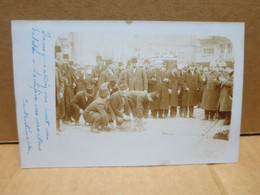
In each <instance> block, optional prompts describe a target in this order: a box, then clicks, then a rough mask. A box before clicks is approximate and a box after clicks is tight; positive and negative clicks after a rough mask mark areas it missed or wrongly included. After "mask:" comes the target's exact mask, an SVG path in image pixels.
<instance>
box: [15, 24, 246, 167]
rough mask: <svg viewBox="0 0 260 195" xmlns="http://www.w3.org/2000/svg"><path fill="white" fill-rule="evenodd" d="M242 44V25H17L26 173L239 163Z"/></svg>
mask: <svg viewBox="0 0 260 195" xmlns="http://www.w3.org/2000/svg"><path fill="white" fill-rule="evenodd" d="M61 27H65V28H61ZM18 29H24V31H25V32H27V31H28V32H29V33H30V36H32V37H31V39H32V41H31V42H30V43H31V44H32V45H31V47H30V48H28V51H26V50H25V49H24V48H23V47H22V45H21V42H19V40H17V39H15V38H17V37H15V35H16V32H17V31H18ZM234 33H236V34H234ZM243 40H244V24H243V23H210V22H204V23H202V22H199V23H196V22H145V21H139V22H138V21H84V22H80V21H67V22H66V21H63V22H59V21H56V22H55V21H39V22H37V21H33V22H31V23H30V22H27V23H26V25H23V23H22V22H20V23H19V22H17V23H15V24H13V49H14V67H15V68H14V73H16V74H17V75H18V74H21V73H19V71H18V69H20V70H21V67H20V65H19V63H20V61H19V60H20V58H24V60H25V61H26V60H28V58H27V57H25V56H24V57H20V54H21V52H20V53H19V51H23V52H25V53H26V55H27V56H28V57H29V58H30V60H31V66H30V65H27V68H25V69H27V70H28V73H27V75H28V77H31V81H30V79H29V78H28V84H27V83H25V84H22V82H21V81H22V80H21V78H22V77H19V76H17V75H16V74H14V75H15V81H16V82H15V88H16V98H18V97H17V94H19V93H24V94H27V95H28V96H29V94H30V93H31V95H30V97H31V99H32V100H31V101H30V98H29V97H23V96H19V98H22V99H21V101H22V103H21V107H22V111H21V114H20V115H21V124H22V126H23V127H20V126H19V121H18V128H19V139H20V141H21V142H22V143H23V144H22V145H21V146H20V147H21V150H22V152H21V158H22V163H24V164H23V167H25V168H28V167H29V168H30V167H53V166H54V167H56V166H61V167H64V166H65V167H66V166H145V165H152V166H153V165H173V164H198V163H225V162H236V161H237V159H238V144H239V133H240V121H241V105H242V84H243V50H244V42H243ZM28 45H29V44H28ZM23 49H24V50H23ZM15 52H16V53H15ZM18 66H19V68H16V67H18ZM25 71H26V70H25ZM54 72H55V75H54ZM18 79H19V80H18ZM24 82H25V81H24ZM30 83H31V84H30ZM20 85H24V86H26V87H27V88H28V91H29V92H28V93H26V90H27V89H26V90H21V89H24V88H23V87H22V88H19V86H20ZM28 86H29V87H28ZM18 88H19V89H18ZM54 99H55V100H54ZM18 105H19V104H18ZM27 108H28V109H27ZM17 109H18V108H17ZM30 109H31V110H30ZM30 112H31V113H30ZM17 115H18V120H19V116H20V115H19V112H18V113H17ZM31 115H36V117H35V118H30V117H31ZM55 119H56V120H55ZM31 121H32V122H31ZM43 156H44V158H43ZM23 158H24V160H23Z"/></svg>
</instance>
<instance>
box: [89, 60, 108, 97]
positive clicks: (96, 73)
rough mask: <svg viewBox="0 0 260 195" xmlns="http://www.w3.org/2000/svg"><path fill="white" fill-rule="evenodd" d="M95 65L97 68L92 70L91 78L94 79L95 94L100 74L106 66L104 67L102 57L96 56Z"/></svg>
mask: <svg viewBox="0 0 260 195" xmlns="http://www.w3.org/2000/svg"><path fill="white" fill-rule="evenodd" d="M96 63H97V66H95V68H93V69H92V78H93V79H94V82H95V84H94V92H95V94H96V93H97V92H98V89H99V86H100V84H99V79H100V74H101V73H102V72H103V71H104V70H105V69H106V66H105V65H104V61H103V58H102V56H97V57H96Z"/></svg>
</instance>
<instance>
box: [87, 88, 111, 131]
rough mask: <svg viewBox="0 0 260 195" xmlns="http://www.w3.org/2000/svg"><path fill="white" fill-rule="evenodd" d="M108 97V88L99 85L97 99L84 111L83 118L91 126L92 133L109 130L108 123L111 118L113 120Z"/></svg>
mask: <svg viewBox="0 0 260 195" xmlns="http://www.w3.org/2000/svg"><path fill="white" fill-rule="evenodd" d="M109 97H110V94H109V90H108V88H107V87H106V86H102V85H101V86H100V89H99V95H98V97H97V98H96V99H95V100H94V101H93V102H92V103H91V104H90V105H89V106H88V107H87V108H86V109H85V110H84V113H83V118H84V120H85V121H86V122H87V123H89V124H90V125H91V132H93V133H99V131H100V130H104V129H107V128H109V121H110V120H111V118H112V120H113V119H114V114H113V111H112V109H111V106H110V105H109ZM113 121H115V120H113Z"/></svg>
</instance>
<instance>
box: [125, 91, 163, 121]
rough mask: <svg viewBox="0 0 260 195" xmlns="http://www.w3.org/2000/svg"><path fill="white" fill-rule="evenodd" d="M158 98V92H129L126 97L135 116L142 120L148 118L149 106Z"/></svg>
mask: <svg viewBox="0 0 260 195" xmlns="http://www.w3.org/2000/svg"><path fill="white" fill-rule="evenodd" d="M158 96H159V95H158V94H157V93H156V92H152V93H148V92H146V91H129V92H128V94H127V96H126V97H127V101H128V104H129V106H130V108H131V111H132V113H133V116H134V117H136V118H139V119H142V118H148V110H149V104H150V102H152V101H153V100H154V99H155V98H157V97H158Z"/></svg>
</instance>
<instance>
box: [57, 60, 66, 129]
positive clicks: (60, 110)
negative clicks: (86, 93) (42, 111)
mask: <svg viewBox="0 0 260 195" xmlns="http://www.w3.org/2000/svg"><path fill="white" fill-rule="evenodd" d="M55 92H56V93H55V94H56V128H57V131H61V130H60V119H62V118H63V117H64V114H65V105H64V78H63V75H62V71H61V67H60V61H56V63H55Z"/></svg>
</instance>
